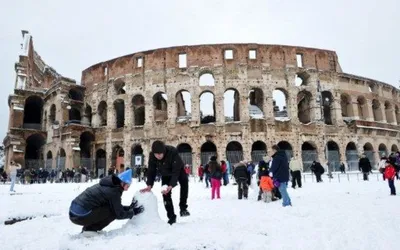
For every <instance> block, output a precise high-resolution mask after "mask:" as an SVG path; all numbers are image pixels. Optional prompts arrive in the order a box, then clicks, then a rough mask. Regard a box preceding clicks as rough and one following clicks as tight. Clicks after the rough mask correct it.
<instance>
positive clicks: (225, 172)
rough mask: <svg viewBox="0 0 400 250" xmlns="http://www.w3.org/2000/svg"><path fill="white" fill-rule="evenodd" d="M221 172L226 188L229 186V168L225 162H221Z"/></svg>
mask: <svg viewBox="0 0 400 250" xmlns="http://www.w3.org/2000/svg"><path fill="white" fill-rule="evenodd" d="M221 171H222V179H223V181H224V186H226V185H228V184H229V176H228V168H227V165H226V162H225V161H221Z"/></svg>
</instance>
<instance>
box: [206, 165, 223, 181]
mask: <svg viewBox="0 0 400 250" xmlns="http://www.w3.org/2000/svg"><path fill="white" fill-rule="evenodd" d="M208 166H209V168H210V172H211V178H213V179H218V180H221V179H222V169H221V166H220V165H219V163H218V162H216V161H210V162H209V163H208Z"/></svg>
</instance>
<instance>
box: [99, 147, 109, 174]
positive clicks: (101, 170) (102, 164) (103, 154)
mask: <svg viewBox="0 0 400 250" xmlns="http://www.w3.org/2000/svg"><path fill="white" fill-rule="evenodd" d="M106 162H107V161H106V151H105V150H104V149H98V150H97V151H96V175H97V177H99V178H101V177H103V176H105V172H106V167H107V165H106Z"/></svg>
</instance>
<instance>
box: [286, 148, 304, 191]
mask: <svg viewBox="0 0 400 250" xmlns="http://www.w3.org/2000/svg"><path fill="white" fill-rule="evenodd" d="M289 168H290V173H291V175H292V188H296V183H297V186H298V187H299V188H301V172H303V163H302V162H301V161H300V160H299V159H298V158H297V155H296V156H294V155H293V157H292V159H291V161H290V163H289Z"/></svg>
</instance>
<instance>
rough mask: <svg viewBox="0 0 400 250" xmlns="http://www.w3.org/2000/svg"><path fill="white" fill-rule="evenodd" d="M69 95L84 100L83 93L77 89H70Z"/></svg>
mask: <svg viewBox="0 0 400 250" xmlns="http://www.w3.org/2000/svg"><path fill="white" fill-rule="evenodd" d="M68 97H69V98H70V99H71V100H74V101H80V102H83V93H82V91H80V90H77V89H70V90H69V92H68Z"/></svg>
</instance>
